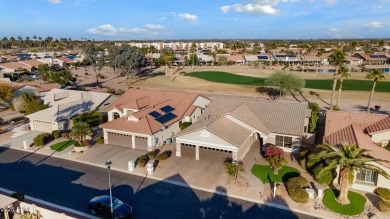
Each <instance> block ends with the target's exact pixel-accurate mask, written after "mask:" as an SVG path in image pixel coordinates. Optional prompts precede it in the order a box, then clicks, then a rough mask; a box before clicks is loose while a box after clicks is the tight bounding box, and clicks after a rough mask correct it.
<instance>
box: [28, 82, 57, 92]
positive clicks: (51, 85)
mask: <svg viewBox="0 0 390 219" xmlns="http://www.w3.org/2000/svg"><path fill="white" fill-rule="evenodd" d="M24 84H25V85H28V86H34V87H36V88H37V92H45V91H49V90H52V89H60V88H61V85H60V84H58V83H49V84H42V83H41V82H39V81H32V82H25V83H24Z"/></svg>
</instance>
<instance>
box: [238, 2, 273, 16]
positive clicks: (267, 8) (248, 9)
mask: <svg viewBox="0 0 390 219" xmlns="http://www.w3.org/2000/svg"><path fill="white" fill-rule="evenodd" d="M233 8H234V10H235V11H236V12H238V13H252V14H268V15H274V14H277V13H278V10H276V9H275V8H273V7H272V6H271V5H253V4H247V5H241V4H234V5H233Z"/></svg>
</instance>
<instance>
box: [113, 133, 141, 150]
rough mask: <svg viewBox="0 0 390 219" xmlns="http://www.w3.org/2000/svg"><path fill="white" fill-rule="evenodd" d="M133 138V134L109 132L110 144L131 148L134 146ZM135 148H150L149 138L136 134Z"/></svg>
mask: <svg viewBox="0 0 390 219" xmlns="http://www.w3.org/2000/svg"><path fill="white" fill-rule="evenodd" d="M131 138H132V137H131V135H128V134H121V133H115V132H107V139H108V144H113V145H119V146H123V147H129V148H131V147H132V146H133V145H132V140H131ZM135 148H136V149H141V150H148V139H147V138H146V137H140V136H135Z"/></svg>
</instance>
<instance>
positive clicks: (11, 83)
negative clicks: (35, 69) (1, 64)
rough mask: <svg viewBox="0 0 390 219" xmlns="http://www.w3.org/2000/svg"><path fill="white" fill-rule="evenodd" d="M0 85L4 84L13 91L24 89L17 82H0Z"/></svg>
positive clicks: (21, 84)
mask: <svg viewBox="0 0 390 219" xmlns="http://www.w3.org/2000/svg"><path fill="white" fill-rule="evenodd" d="M0 84H4V85H6V86H8V87H10V88H11V89H12V90H14V91H15V90H18V89H20V88H21V87H24V84H23V83H18V82H13V81H5V80H0Z"/></svg>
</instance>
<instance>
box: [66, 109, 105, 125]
mask: <svg viewBox="0 0 390 219" xmlns="http://www.w3.org/2000/svg"><path fill="white" fill-rule="evenodd" d="M102 118H103V116H102V113H101V112H99V111H89V112H86V113H84V114H81V115H78V116H76V117H74V118H73V119H72V120H73V124H76V123H78V122H86V123H88V125H89V126H90V127H94V126H99V125H100V124H101V122H102Z"/></svg>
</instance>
